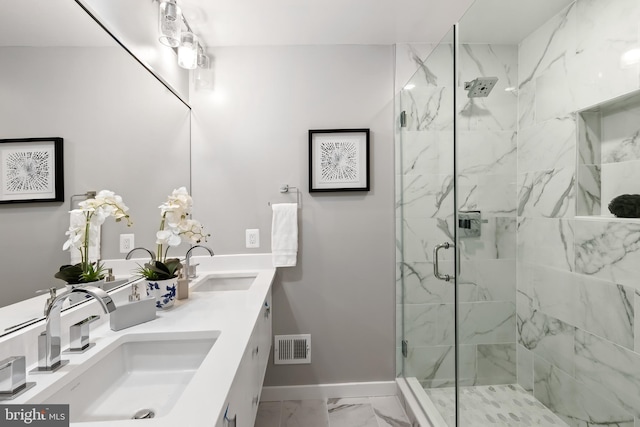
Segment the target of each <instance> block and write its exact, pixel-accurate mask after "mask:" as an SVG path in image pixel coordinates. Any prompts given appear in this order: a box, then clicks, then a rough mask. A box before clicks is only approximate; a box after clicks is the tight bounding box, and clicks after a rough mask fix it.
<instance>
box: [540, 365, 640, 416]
mask: <svg viewBox="0 0 640 427" xmlns="http://www.w3.org/2000/svg"><path fill="white" fill-rule="evenodd" d="M534 366H535V368H534V372H535V384H534V396H535V397H536V399H538V400H539V401H540V402H542V403H543V404H544V405H545V406H547V407H548V408H549V409H551V410H552V411H553V412H554V413H555V414H557V415H558V416H559V417H560V418H562V419H563V420H564V421H565V422H566V423H567V424H569V425H570V426H603V427H604V426H619V427H633V425H634V424H633V423H634V417H633V415H632V414H631V413H629V412H627V411H625V410H624V409H623V408H622V407H620V406H618V405H616V404H615V403H613V402H611V401H609V400H608V399H605V398H603V397H602V395H599V394H597V392H594V391H592V390H591V389H589V388H587V387H585V385H584V384H582V383H580V382H579V381H576V380H575V379H574V378H572V377H571V376H570V375H567V374H566V373H564V372H563V371H562V370H560V369H557V368H556V367H554V366H553V365H552V364H549V363H547V362H546V361H545V360H544V359H542V358H540V357H537V356H536V357H535V360H534ZM593 390H598V389H593Z"/></svg>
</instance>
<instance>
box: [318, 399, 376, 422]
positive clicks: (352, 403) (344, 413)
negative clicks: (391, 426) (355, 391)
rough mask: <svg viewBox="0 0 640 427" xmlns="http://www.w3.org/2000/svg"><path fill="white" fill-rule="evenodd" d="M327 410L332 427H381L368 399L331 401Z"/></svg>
mask: <svg viewBox="0 0 640 427" xmlns="http://www.w3.org/2000/svg"><path fill="white" fill-rule="evenodd" d="M327 408H328V409H329V423H330V425H331V427H380V426H379V425H378V421H377V420H376V415H375V414H374V412H373V407H372V406H371V403H370V402H369V399H368V398H366V397H363V398H361V397H357V398H346V399H329V400H328V402H327Z"/></svg>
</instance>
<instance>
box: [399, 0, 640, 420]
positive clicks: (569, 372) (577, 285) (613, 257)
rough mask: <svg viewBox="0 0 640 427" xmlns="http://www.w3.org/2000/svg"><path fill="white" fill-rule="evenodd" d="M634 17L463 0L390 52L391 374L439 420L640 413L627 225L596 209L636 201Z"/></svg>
mask: <svg viewBox="0 0 640 427" xmlns="http://www.w3.org/2000/svg"><path fill="white" fill-rule="evenodd" d="M638 22H640V2H637V1H630V0H610V1H606V2H605V1H592V0H575V1H574V0H554V1H545V0H539V1H538V0H521V1H516V2H509V1H502V0H476V1H475V3H474V4H473V5H472V6H471V7H470V8H469V10H468V11H467V13H466V14H465V15H464V16H463V18H462V19H461V20H460V21H459V23H458V24H457V25H456V26H455V27H454V28H453V29H452V30H451V31H450V32H449V34H447V35H446V36H445V37H444V38H443V40H442V41H441V42H440V43H437V44H433V45H428V44H411V45H398V46H397V51H396V52H397V61H398V63H397V70H398V76H399V79H402V78H403V77H404V76H403V72H404V70H408V69H410V68H411V67H413V70H412V71H414V70H415V73H413V75H411V76H408V75H407V76H406V77H404V79H403V80H399V82H398V88H397V91H396V93H397V96H396V110H397V128H396V181H397V185H396V224H397V225H396V235H397V239H396V241H397V259H396V261H397V262H396V265H397V283H398V287H397V289H398V292H397V295H398V320H397V323H398V341H397V349H398V351H397V355H398V356H397V357H398V360H397V366H398V376H400V377H402V378H404V379H406V381H407V383H408V384H409V385H410V386H411V389H412V394H413V396H414V397H415V399H416V400H417V401H419V402H420V403H421V409H422V410H423V411H424V412H425V413H426V416H427V417H428V418H429V420H430V422H431V423H433V424H434V425H436V426H440V425H442V426H477V425H493V424H497V425H509V426H511V425H513V426H520V425H545V426H552V425H558V426H563V425H569V426H583V425H590V426H598V425H603V426H604V425H619V426H626V427H632V426H633V425H634V422H635V423H636V425H637V424H638V423H639V422H640V397H638V396H640V393H639V392H638V390H640V344H639V343H640V340H639V339H638V337H639V336H640V333H638V331H636V330H637V328H638V326H637V325H636V324H640V323H638V322H636V321H635V313H636V312H637V311H638V307H640V305H638V304H639V303H640V285H638V283H637V277H638V274H639V273H640V251H639V250H638V249H637V248H638V247H640V244H638V241H639V240H638V238H637V237H636V236H638V235H639V234H638V233H640V219H637V218H633V219H627V218H625V219H622V218H616V217H614V216H613V215H612V213H611V212H609V210H608V209H607V206H608V205H609V202H610V201H611V200H612V199H613V198H614V197H616V196H618V195H621V194H640V184H637V183H638V182H640V172H635V171H638V170H640V138H637V135H638V133H640V127H639V126H638V125H637V123H638V121H637V118H638V117H639V116H640V77H639V76H640V59H638V58H640V55H638V54H637V52H640V36H639V33H638ZM634 52H635V55H636V56H635V57H634ZM634 58H635V59H634ZM407 74H409V73H407Z"/></svg>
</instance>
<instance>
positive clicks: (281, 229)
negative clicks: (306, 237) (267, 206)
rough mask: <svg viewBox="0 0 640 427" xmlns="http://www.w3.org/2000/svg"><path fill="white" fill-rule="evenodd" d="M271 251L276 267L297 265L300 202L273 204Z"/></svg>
mask: <svg viewBox="0 0 640 427" xmlns="http://www.w3.org/2000/svg"><path fill="white" fill-rule="evenodd" d="M272 207H273V221H272V223H271V253H272V256H273V266H274V267H295V265H296V258H297V254H298V204H297V203H278V204H274V205H272Z"/></svg>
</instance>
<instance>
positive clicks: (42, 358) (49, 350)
mask: <svg viewBox="0 0 640 427" xmlns="http://www.w3.org/2000/svg"><path fill="white" fill-rule="evenodd" d="M74 293H81V294H86V295H89V296H91V297H93V298H94V299H95V300H96V301H98V303H99V304H100V306H101V307H102V309H103V310H104V312H105V313H111V312H112V311H114V310H115V309H116V305H115V304H114V302H113V300H112V299H111V297H110V296H109V295H108V294H107V293H106V292H105V291H103V290H102V289H100V288H97V287H95V286H79V287H77V288H73V289H72V290H71V291H70V292H67V293H65V294H62V295H58V296H57V297H56V298H55V299H54V300H53V301H52V302H51V305H50V306H49V309H48V310H47V319H46V322H47V327H46V330H45V332H42V333H41V334H40V336H39V337H38V368H37V370H38V371H55V370H56V369H58V368H59V367H60V366H62V363H61V361H60V347H61V342H60V341H61V337H60V311H61V309H62V304H63V303H64V300H66V299H67V298H68V297H69V296H71V294H74Z"/></svg>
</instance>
